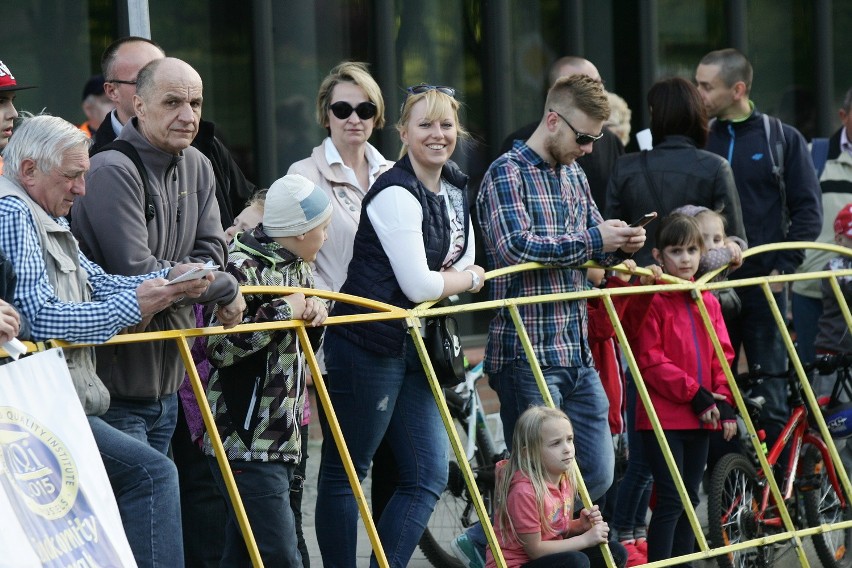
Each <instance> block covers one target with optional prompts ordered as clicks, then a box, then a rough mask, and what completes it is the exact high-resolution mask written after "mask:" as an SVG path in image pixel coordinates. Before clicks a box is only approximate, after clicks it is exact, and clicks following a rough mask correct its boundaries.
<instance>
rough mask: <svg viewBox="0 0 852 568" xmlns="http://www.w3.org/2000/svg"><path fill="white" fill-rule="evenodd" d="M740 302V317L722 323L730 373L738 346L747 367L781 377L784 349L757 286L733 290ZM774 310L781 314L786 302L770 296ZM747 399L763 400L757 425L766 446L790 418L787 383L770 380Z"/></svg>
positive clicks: (784, 364) (752, 392) (777, 296)
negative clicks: (731, 356)
mask: <svg viewBox="0 0 852 568" xmlns="http://www.w3.org/2000/svg"><path fill="white" fill-rule="evenodd" d="M737 294H739V296H740V299H741V300H742V310H741V311H740V315H739V317H738V318H736V319H735V320H733V321H727V320H726V321H725V323H726V325H727V326H728V334H729V335H730V337H731V345H733V347H734V353H736V354H737V356H736V357H735V358H734V363H733V364H732V365H731V368H732V369H735V370H736V368H737V362H738V360H739V351H740V345H742V346H743V348H744V349H745V356H746V359H747V360H748V364H749V367H752V368H753V367H754V366H755V365H760V368H761V369H762V370H763V371H765V372H768V373H783V372H785V371H786V370H787V349H786V348H785V347H784V341H783V339H781V331H780V330H779V329H778V326H777V325H776V324H775V319H774V318H773V317H772V311H771V310H770V309H769V303H768V302H767V301H766V296H764V295H763V290H762V289H761V288H760V287H759V286H746V287H743V288H737ZM774 296H775V301H776V302H777V303H778V309H779V310H781V313H782V314H785V313H786V311H787V301H786V299H785V298H784V295H783V294H774ZM751 396H753V397H757V396H762V397H764V398H765V399H766V403H765V404H764V405H763V410H762V411H761V415H760V418H761V423H762V424H763V426H764V429H765V430H766V441H767V443H768V444H769V446H770V447H771V446H772V443H773V442H774V441H775V439H776V438H777V437H778V434H780V433H781V429H782V428H783V427H784V424H785V423H786V422H787V418H789V416H790V405H789V403H788V401H787V382H786V381H785V380H783V379H770V380H765V381H763V383H762V384H760V385H755V386H754V387H753V388H752V389H751Z"/></svg>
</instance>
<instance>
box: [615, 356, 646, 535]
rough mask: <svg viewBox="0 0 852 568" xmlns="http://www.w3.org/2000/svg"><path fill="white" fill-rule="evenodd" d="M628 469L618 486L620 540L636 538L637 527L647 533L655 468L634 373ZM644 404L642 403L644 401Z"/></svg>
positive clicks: (630, 393)
mask: <svg viewBox="0 0 852 568" xmlns="http://www.w3.org/2000/svg"><path fill="white" fill-rule="evenodd" d="M626 393H627V411H626V413H625V414H626V418H627V452H628V457H627V470H626V471H625V472H624V477H622V478H621V483H620V484H619V486H618V497H617V499H616V503H615V507H614V509H615V513H614V514H613V517H612V523H611V524H612V529H613V531H615V532H616V533H617V535H616V536H617V538H618V539H619V540H625V539H629V538H631V537H635V536H636V535H635V534H634V530H635V529H637V528H639V529H641V534H642V535H644V534H645V518H646V516H647V514H648V502H649V501H650V500H651V483H652V482H653V481H654V477H653V476H652V475H651V467H650V466H649V465H648V459H647V458H646V457H645V450H644V447H643V444H642V436H641V435H640V434H639V432H638V431H637V430H636V403H637V401H638V396H637V392H636V383H634V382H633V377H632V376H631V374H630V372H628V373H627V389H626ZM640 404H641V402H640Z"/></svg>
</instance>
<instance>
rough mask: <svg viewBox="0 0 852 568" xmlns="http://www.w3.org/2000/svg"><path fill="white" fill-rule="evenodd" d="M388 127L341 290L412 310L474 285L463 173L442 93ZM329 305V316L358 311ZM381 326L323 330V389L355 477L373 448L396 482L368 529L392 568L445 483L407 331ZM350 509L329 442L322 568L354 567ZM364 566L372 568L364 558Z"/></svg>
mask: <svg viewBox="0 0 852 568" xmlns="http://www.w3.org/2000/svg"><path fill="white" fill-rule="evenodd" d="M406 91H407V94H408V96H407V98H406V100H405V102H404V103H403V106H402V111H401V117H400V120H399V122H398V123H397V130H398V131H399V133H400V138H401V140H402V143H403V148H402V153H401V156H400V159H399V161H398V162H397V163H396V164H395V165H394V167H393V168H391V169H390V170H388V171H387V172H386V173H385V174H383V175H382V176H381V177H379V179H378V180H376V183H374V184H373V187H372V188H371V189H370V191H369V193H368V194H367V196H366V197H365V198H364V201H363V204H362V206H363V208H364V211H363V214H362V215H361V223H360V225H359V226H358V232H357V233H356V235H355V246H354V250H353V256H352V261H351V262H350V263H349V270H348V275H347V278H346V282H345V283H344V284H343V287H342V288H341V290H340V291H341V292H345V293H349V294H353V295H356V296H362V297H366V298H369V299H373V300H378V301H382V302H386V303H389V304H392V305H395V306H400V307H404V308H411V307H413V306H415V305H416V304H417V303H420V302H424V301H427V300H437V299H440V298H444V297H447V296H450V295H453V294H459V293H461V292H465V291H471V292H478V291H479V290H480V289H481V288H482V283H483V278H484V271H483V269H482V267H480V266H476V265H474V264H473V257H474V249H475V244H474V239H473V230H472V227H471V223H470V214H469V210H468V202H467V197H466V195H465V186H466V185H467V176H466V175H465V174H463V173H462V172H461V171H460V170H459V169H458V167H456V165H455V164H454V163H453V162H451V161H450V156H451V155H452V153H453V150H454V149H455V147H456V141H457V138H458V136H459V135H460V134H463V130H462V129H461V127H460V126H459V124H458V109H459V103H458V101H456V99H455V98H454V94H455V92H454V91H453V90H452V89H450V88H449V87H435V86H430V85H418V86H416V87H410V88H409V89H407V90H406ZM365 311H366V310H364V309H363V308H360V307H358V306H355V305H352V304H347V303H342V302H338V303H337V304H336V305H335V307H334V309H333V312H332V313H333V314H334V315H336V316H338V315H350V314H356V313H362V312H365ZM405 323H406V322H403V321H400V320H389V321H380V322H369V323H360V324H354V325H352V324H350V325H336V326H331V327H329V328H328V332H327V333H326V339H325V350H326V355H327V357H326V365H327V369H328V384H327V386H328V390H329V394H330V396H331V401H332V404H333V406H334V410H335V413H336V415H337V419H338V421H339V422H340V426H341V429H342V431H343V435H344V438H345V440H346V445H347V447H348V449H349V454H350V456H351V457H352V461H353V463H354V465H355V470H356V472H357V474H358V477H359V479H362V480H363V478H364V476H365V475H366V473H367V470H368V468H369V467H370V462H371V460H372V458H373V455H374V453H375V451H376V449H377V447H378V446H379V443H380V442H381V441H382V439H384V440H385V442H386V443H387V444H388V446H389V448H390V450H391V452H392V454H393V457H394V461H395V462H396V465H397V468H398V471H399V480H398V483H397V486H396V490H395V491H394V494H393V496H392V497H391V499H390V500H389V501H388V503H387V505H386V507H385V509H384V511H383V513H382V515H381V517H380V518H379V519H378V520H377V529H378V533H379V537H380V539H381V543H382V547H383V549H384V551H385V554H386V555H387V557H388V562H389V564H390V565H391V566H406V565H407V564H408V561H409V559H410V558H411V555H412V553H413V552H414V548H415V546H416V545H417V542H418V541H419V540H420V536H421V535H422V534H423V530H424V528H425V527H426V523H427V521H428V520H429V517H430V515H431V514H432V509H433V508H434V506H435V502H436V501H437V500H438V496H439V495H440V493H441V491H443V489H444V487H445V485H446V482H447V461H448V454H449V443H448V439H447V434H446V432H445V430H444V426H443V424H442V422H441V418H440V416H439V414H438V409H437V406H436V404H435V400H434V398H433V396H432V391H431V389H430V386H429V383H428V381H427V379H426V375H425V373H424V371H423V366H422V364H421V362H420V359H419V357H418V354H417V351H416V349H415V347H414V343H413V340H412V339H411V337H410V335H409V334H408V331H407V329H406V325H405ZM358 522H360V521H359V517H358V508H357V505H356V502H355V499H354V497H353V495H352V490H351V488H350V485H349V481H348V478H347V477H346V473H345V471H344V468H343V464H342V462H341V459H340V456H339V454H338V453H337V449H336V448H335V446H334V444H332V443H330V441H328V443H325V444H324V445H323V453H322V464H321V466H320V475H319V486H318V495H317V511H316V530H317V541H318V543H319V546H320V551H321V552H322V556H323V563H324V565H325V566H354V565H355V563H356V540H357V537H356V535H357V530H356V529H357V523H358ZM371 565H372V566H375V565H376V560H375V556H374V557H373V558H371Z"/></svg>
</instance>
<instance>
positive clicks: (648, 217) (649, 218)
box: [630, 211, 657, 227]
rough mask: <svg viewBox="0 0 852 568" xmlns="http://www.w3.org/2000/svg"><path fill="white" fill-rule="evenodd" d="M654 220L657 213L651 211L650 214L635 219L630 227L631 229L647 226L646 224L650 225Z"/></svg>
mask: <svg viewBox="0 0 852 568" xmlns="http://www.w3.org/2000/svg"><path fill="white" fill-rule="evenodd" d="M656 218H657V212H656V211H651V212H650V213H645V214H644V215H642V216H641V217H639V218H638V219H636V220H635V221H633V222H632V223H630V226H631V227H644V226H645V225H647V224H648V223H650V222H651V221H653V220H654V219H656Z"/></svg>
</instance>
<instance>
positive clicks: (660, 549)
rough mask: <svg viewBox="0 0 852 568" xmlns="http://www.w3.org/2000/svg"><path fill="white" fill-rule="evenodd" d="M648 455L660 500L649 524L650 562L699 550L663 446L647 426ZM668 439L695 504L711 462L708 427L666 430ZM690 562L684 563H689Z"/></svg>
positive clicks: (688, 493) (692, 501)
mask: <svg viewBox="0 0 852 568" xmlns="http://www.w3.org/2000/svg"><path fill="white" fill-rule="evenodd" d="M641 434H642V443H643V444H644V447H645V456H646V457H647V458H648V464H649V465H650V466H651V472H652V473H653V474H654V483H655V486H656V489H657V504H656V505H655V506H654V511H653V513H652V514H651V523H650V524H649V525H648V562H654V561H656V560H665V559H668V558H674V557H675V556H682V555H684V554H690V553H692V552H694V551H695V535H694V534H693V533H692V526H691V525H690V524H689V519H688V518H687V517H686V512H685V511H684V508H683V504H682V503H681V501H680V495H679V494H678V492H677V488H676V487H675V482H674V478H673V477H672V475H671V473H669V468H668V466H667V465H666V460H665V458H664V457H663V450H662V448H660V445H659V443H658V442H657V438H656V437H655V436H654V432H653V431H652V430H643V431H642V432H641ZM665 435H666V441H667V442H668V444H669V447H670V448H671V451H672V456H673V457H674V462H675V465H676V466H677V468H678V470H679V471H680V474H681V477H683V484H684V485H685V486H686V492H687V495H688V496H689V500H690V502H691V503H692V506H693V507H697V506H698V503H699V498H698V488H699V486H700V485H701V477H702V475H703V474H704V467H705V466H706V465H707V447H708V436H707V430H666V432H665ZM689 565H690V564H688V563H686V564H681V566H689Z"/></svg>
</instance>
